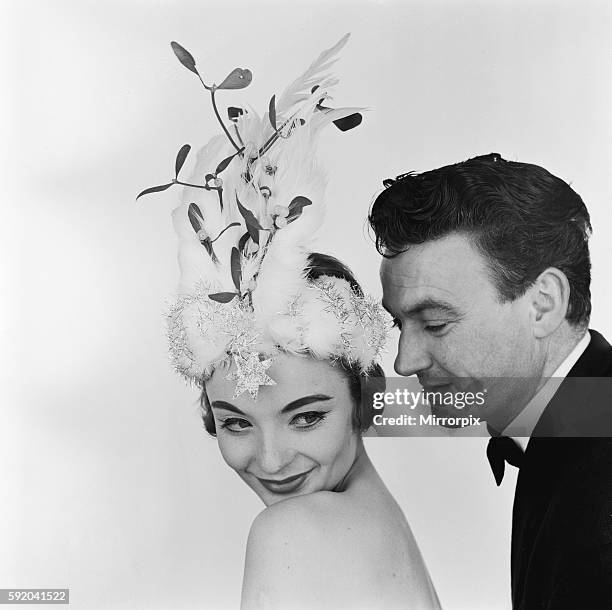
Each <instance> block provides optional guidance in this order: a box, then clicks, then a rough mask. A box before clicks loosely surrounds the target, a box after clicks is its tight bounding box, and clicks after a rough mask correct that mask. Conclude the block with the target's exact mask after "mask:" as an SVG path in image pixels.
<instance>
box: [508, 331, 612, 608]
mask: <svg viewBox="0 0 612 610" xmlns="http://www.w3.org/2000/svg"><path fill="white" fill-rule="evenodd" d="M589 332H590V333H591V341H590V343H589V345H588V346H587V349H586V350H585V352H584V353H583V354H582V356H581V357H580V359H579V360H578V361H577V363H576V364H575V366H574V367H573V368H572V369H571V371H570V373H569V375H568V376H567V378H566V379H565V380H564V381H563V383H562V384H561V387H560V388H559V390H558V391H557V393H556V394H555V396H554V397H553V399H552V400H551V402H550V403H549V405H548V406H547V407H546V409H545V411H544V413H543V414H542V417H541V418H540V420H539V421H538V424H537V426H536V428H535V430H534V433H533V435H532V438H531V440H530V441H529V444H528V446H527V450H526V451H525V455H524V458H523V464H522V465H521V469H520V471H519V475H518V479H517V485H516V493H515V497H514V509H513V515H512V555H511V564H512V605H513V608H514V609H515V610H539V609H547V610H553V609H555V610H556V609H560V608H563V609H568V610H570V609H571V610H591V609H593V610H610V609H612V438H601V437H596V436H595V435H597V434H601V430H604V429H605V430H606V431H607V430H610V429H612V428H611V420H612V394H611V393H610V391H609V389H608V388H609V387H610V383H609V382H608V381H607V380H601V379H600V380H599V384H598V382H597V381H596V380H594V379H591V380H585V379H578V378H585V377H590V378H593V377H600V378H601V377H612V347H610V345H609V344H608V342H607V341H606V340H605V339H604V338H603V337H602V336H601V335H600V334H599V333H597V332H596V331H593V330H591V331H589ZM585 382H586V383H587V384H591V385H592V386H593V388H592V391H585V385H584V384H585ZM568 422H569V423H568ZM568 426H569V428H568ZM568 430H570V432H568ZM573 430H575V431H577V433H576V434H575V435H574V434H573V433H572V432H571V431H573ZM560 435H561V436H563V435H565V436H566V437H565V438H553V437H555V436H557V437H558V436H560ZM578 435H580V438H568V437H567V436H578ZM606 435H607V436H612V433H608V432H606ZM547 436H548V438H547ZM588 436H591V437H590V438H588Z"/></svg>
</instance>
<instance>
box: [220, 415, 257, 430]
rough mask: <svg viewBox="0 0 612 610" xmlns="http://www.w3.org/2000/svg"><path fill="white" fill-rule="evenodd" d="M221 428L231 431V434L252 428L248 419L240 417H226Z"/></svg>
mask: <svg viewBox="0 0 612 610" xmlns="http://www.w3.org/2000/svg"><path fill="white" fill-rule="evenodd" d="M221 427H222V428H225V429H226V430H229V431H230V432H241V431H242V430H244V429H245V428H250V427H251V423H250V422H249V421H247V420H246V419H241V418H240V417H226V418H225V419H224V420H222V421H221Z"/></svg>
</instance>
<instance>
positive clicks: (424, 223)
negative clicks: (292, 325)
mask: <svg viewBox="0 0 612 610" xmlns="http://www.w3.org/2000/svg"><path fill="white" fill-rule="evenodd" d="M384 185H385V186H386V187H387V188H385V190H384V191H383V192H382V193H380V195H378V197H377V198H376V200H375V201H374V203H373V205H372V209H371V212H370V215H369V221H370V225H371V227H372V229H373V230H374V234H375V237H376V248H377V249H378V251H379V252H380V253H381V254H382V255H383V256H385V257H393V256H396V255H397V254H399V253H401V252H404V251H405V250H407V249H408V248H409V247H410V246H411V245H414V244H422V243H424V242H427V241H433V240H436V239H439V238H441V237H444V236H446V235H448V234H450V233H453V232H458V233H461V232H463V233H466V234H467V235H470V236H471V237H472V239H473V243H474V245H475V246H476V247H477V248H478V249H479V251H480V253H481V254H482V255H483V256H484V257H485V259H486V261H487V262H488V265H489V268H490V269H491V272H492V278H493V281H494V283H495V285H496V288H497V292H498V294H499V296H500V299H501V300H502V302H503V301H513V300H515V299H517V298H518V297H520V296H522V295H523V294H525V291H526V290H527V288H529V286H531V285H532V284H533V282H535V280H536V279H537V277H538V275H540V273H542V271H544V270H545V269H546V268H548V267H556V268H557V269H559V270H560V271H562V272H563V273H564V274H565V275H566V277H567V279H568V282H569V285H570V296H569V306H568V310H567V315H566V319H567V321H568V322H569V323H570V324H573V325H576V326H586V325H587V324H588V321H589V316H590V314H591V293H590V289H589V285H590V281H591V263H590V258H589V248H588V241H587V240H588V238H589V235H590V232H591V224H590V219H589V213H588V211H587V209H586V206H585V205H584V203H583V201H582V199H581V198H580V196H579V195H578V194H577V193H576V192H575V191H574V190H573V189H572V188H571V187H570V186H569V185H568V184H567V183H565V182H564V181H563V180H561V179H560V178H557V177H556V176H553V175H552V174H551V173H550V172H548V171H546V170H545V169H544V168H542V167H539V166H537V165H531V164H528V163H518V162H514V161H505V160H504V159H502V158H501V156H500V155H499V154H497V153H491V154H489V155H484V156H481V157H475V158H474V159H468V160H467V161H464V162H462V163H456V164H455V165H448V166H446V167H441V168H438V169H434V170H431V171H428V172H424V173H422V174H415V173H409V174H404V175H402V176H398V177H397V178H396V180H385V181H384Z"/></svg>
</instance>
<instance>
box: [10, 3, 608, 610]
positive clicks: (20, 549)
mask: <svg viewBox="0 0 612 610" xmlns="http://www.w3.org/2000/svg"><path fill="white" fill-rule="evenodd" d="M0 7H1V10H2V23H3V27H2V29H3V31H2V37H1V38H2V44H3V49H2V54H1V57H2V67H3V79H2V82H3V90H4V95H3V100H4V101H3V104H4V108H3V112H2V113H1V115H0V116H1V117H2V132H1V133H2V134H3V136H2V138H3V142H4V143H7V145H6V146H4V147H3V148H4V149H5V150H4V151H3V155H4V157H3V160H2V168H3V169H4V171H5V175H4V176H3V179H2V183H1V184H2V187H1V188H2V190H3V194H2V195H3V196H2V208H1V209H2V215H1V220H0V261H1V263H0V264H1V270H2V271H1V273H2V275H1V276H0V281H1V284H0V285H1V286H2V315H1V317H0V345H1V346H2V350H1V354H2V358H3V360H2V362H1V363H0V364H1V367H0V383H1V385H0V387H1V388H2V389H1V395H0V400H1V404H0V417H1V424H0V459H1V462H0V475H1V476H0V587H55V588H58V587H70V588H71V606H72V607H74V608H78V609H81V608H86V609H88V610H89V609H96V610H97V609H103V608H113V609H114V608H142V609H145V608H146V609H165V608H177V609H183V608H185V609H186V608H236V607H237V605H238V603H239V598H240V583H241V576H242V560H243V553H244V548H245V541H246V536H247V533H248V529H249V526H250V523H251V521H252V519H253V518H254V516H255V515H256V514H257V512H258V511H259V510H260V509H261V508H262V506H261V505H260V503H259V500H258V499H257V498H256V497H255V496H254V494H252V492H251V491H250V490H249V489H247V488H246V487H245V486H244V484H243V483H242V482H241V481H240V480H239V479H238V477H236V476H235V475H234V473H232V472H231V471H230V470H229V469H228V468H227V467H226V466H225V464H224V463H223V462H222V460H221V457H220V455H219V454H218V451H217V448H216V443H215V441H214V439H212V438H209V437H207V435H206V434H205V432H204V431H203V429H202V426H201V424H200V422H199V420H198V413H197V408H196V406H197V405H196V399H197V395H196V393H195V392H194V391H193V390H190V389H189V388H187V387H185V386H184V384H183V383H182V382H181V381H180V380H179V379H178V378H177V377H175V375H174V374H173V373H172V371H171V370H170V367H169V366H168V362H167V359H166V345H165V338H164V323H163V319H162V317H161V311H162V310H163V307H164V303H165V301H166V298H167V297H168V296H169V295H171V293H172V290H173V288H174V283H175V280H176V279H177V266H176V262H175V242H174V234H173V230H172V226H171V222H170V212H171V209H172V207H173V205H174V204H175V201H176V200H175V197H176V195H178V193H177V192H174V191H172V190H171V191H167V192H166V193H163V194H160V195H156V196H152V197H149V198H145V199H144V200H141V201H140V202H138V203H137V204H136V203H135V202H134V198H135V195H136V194H137V193H138V192H139V191H140V190H142V189H143V188H145V187H148V186H151V185H154V184H160V183H163V182H164V181H166V179H167V178H169V177H171V175H172V173H171V172H172V168H173V163H174V156H175V154H176V152H177V151H178V149H179V148H180V146H181V145H182V144H184V143H187V142H188V143H190V144H192V146H194V147H198V146H199V145H202V144H203V143H205V141H206V140H207V138H208V137H209V136H210V135H211V134H212V133H213V131H216V129H217V128H216V125H215V122H214V118H213V115H212V112H211V109H210V107H209V101H208V98H207V95H205V92H204V91H203V90H202V89H201V87H200V86H199V83H198V81H197V79H196V78H195V77H194V76H193V75H192V74H191V73H189V72H188V71H187V70H185V69H184V68H183V67H182V66H181V65H180V64H179V63H178V61H177V60H176V58H175V57H174V55H173V53H172V51H171V49H170V46H169V42H170V41H171V40H176V41H178V42H180V43H181V44H182V45H183V46H185V47H186V48H187V49H189V50H190V51H191V52H192V54H193V55H194V56H195V57H196V60H197V62H198V66H200V67H201V70H202V72H203V74H205V75H206V77H207V78H208V79H209V80H217V82H219V80H220V79H222V78H223V77H224V76H225V75H226V74H227V73H228V72H229V71H230V70H231V69H232V68H234V67H246V68H250V69H251V70H252V71H253V74H254V80H253V83H252V85H251V86H250V87H249V88H248V89H246V90H244V91H237V92H225V93H223V94H222V95H221V94H220V104H221V106H222V107H223V108H224V107H225V106H228V105H239V104H243V103H246V102H247V101H248V103H250V104H252V105H253V106H254V107H255V108H257V109H260V110H261V111H262V112H263V111H264V110H265V109H266V108H267V103H268V100H269V98H270V97H271V95H272V94H273V93H276V94H279V93H280V92H281V90H282V88H283V87H284V86H285V85H286V84H288V83H289V82H291V81H292V80H293V79H294V78H295V77H296V76H297V75H298V74H299V73H300V72H301V71H302V70H303V69H304V68H305V67H306V66H307V65H308V64H309V63H310V61H311V60H312V59H313V58H314V57H315V56H316V55H317V54H318V53H319V52H320V51H321V50H322V49H324V48H327V47H329V46H331V45H332V44H333V43H334V42H335V41H336V40H338V39H339V38H340V37H341V36H342V35H343V34H344V33H345V32H351V33H352V38H351V40H350V42H349V44H348V46H347V47H346V48H345V50H344V52H343V56H342V59H341V60H340V62H339V63H338V64H337V72H338V74H339V75H340V77H341V80H342V83H341V85H340V87H339V88H338V93H337V96H336V99H335V103H336V104H337V105H360V106H367V107H368V108H370V109H371V110H370V112H368V113H367V114H366V116H365V118H364V122H363V124H362V126H361V127H360V128H358V129H356V130H354V131H351V132H348V133H346V134H341V133H340V132H338V131H336V130H334V131H331V130H330V131H329V132H328V133H327V134H325V136H324V138H323V142H322V145H321V150H322V154H323V156H324V158H325V159H326V163H327V165H328V167H329V169H330V182H329V188H328V201H329V213H328V222H327V225H326V228H325V230H324V231H323V233H322V235H321V237H320V240H319V245H320V247H319V249H320V250H321V251H326V252H330V253H332V254H335V255H337V256H339V257H340V258H341V259H342V260H344V261H346V262H347V263H349V265H350V266H351V267H352V268H353V269H354V270H355V271H356V272H357V275H358V277H359V278H360V279H361V281H362V283H363V284H364V286H365V287H366V289H368V290H369V291H371V292H373V293H375V294H377V295H380V289H379V286H378V279H377V269H378V263H379V260H378V256H377V254H376V252H375V250H374V248H373V245H372V243H371V241H370V239H369V238H368V237H367V235H366V232H365V222H364V221H365V217H366V214H367V210H368V207H369V205H370V203H371V201H372V199H373V197H374V196H375V194H376V193H377V192H378V191H379V190H380V188H381V180H382V179H383V178H386V177H393V176H395V175H396V174H398V173H403V172H406V171H408V170H417V171H420V170H426V169H430V168H433V167H438V166H440V165H444V164H448V163H452V162H455V161H459V160H463V159H465V158H468V157H471V156H475V155H478V154H485V153H489V152H499V153H501V154H502V155H503V156H504V157H505V158H507V159H510V160H515V159H516V160H521V161H527V162H533V163H537V164H540V165H543V166H544V167H546V168H547V169H549V170H550V171H552V172H553V173H555V174H556V175H558V176H560V177H562V178H564V179H565V180H567V181H569V182H571V184H572V185H573V187H574V188H575V189H576V190H577V191H578V192H579V193H580V194H581V195H582V197H583V199H584V200H585V202H586V204H587V206H588V208H589V210H590V211H591V215H592V223H593V226H594V235H593V238H592V259H593V318H592V326H593V327H594V328H597V329H599V330H600V331H601V332H603V333H604V334H607V336H608V339H610V337H611V336H612V321H611V319H610V317H609V316H610V314H609V312H610V311H612V290H611V289H610V283H609V263H610V261H612V246H611V240H610V237H609V236H610V231H611V230H612V213H611V212H610V205H611V204H610V202H611V198H612V197H611V196H612V177H611V176H612V174H611V172H610V166H611V161H612V137H611V136H612V84H611V76H612V72H611V67H612V65H611V64H612V61H611V60H612V36H611V34H612V8H611V7H610V6H609V5H608V4H607V3H606V2H592V1H578V0H576V1H574V2H561V1H559V0H556V1H555V2H552V1H551V2H543V1H536V2H533V1H531V2H528V1H526V0H525V1H521V2H508V1H481V2H477V1H468V0H462V1H457V2H426V1H425V0H422V1H410V2H408V1H400V0H396V1H394V2H391V1H389V2H384V1H378V2H374V1H365V0H353V1H351V2H332V1H327V2H308V3H306V2H295V3H289V2H286V3H282V2H281V1H280V0H276V1H274V2H271V1H270V2H261V1H259V2H258V1H252V2H246V1H245V2H241V3H237V2H223V3H221V2H212V1H206V0H203V1H200V2H180V1H177V2H170V1H155V2H153V1H151V2H145V1H136V0H131V1H124V2H119V1H117V2H100V1H98V2H95V3H94V2H89V1H87V2H84V1H82V0H73V1H68V0H57V1H55V2H46V1H44V0H36V1H28V0H24V1H21V2H18V1H14V2H8V1H4V2H1V3H0ZM394 341H395V338H394ZM394 349H395V345H394V344H393V343H392V344H391V345H390V347H389V354H388V356H387V358H386V363H385V364H386V370H387V371H388V372H389V373H391V372H392V360H393V357H392V356H393V351H394ZM485 443H486V439H482V438H474V439H455V440H452V439H446V438H440V439H414V438H399V439H389V438H379V439H369V440H368V448H369V450H370V453H371V455H372V458H373V460H374V461H375V464H376V465H377V466H378V468H379V471H380V472H381V474H382V476H383V478H384V479H385V480H386V482H387V483H388V485H389V487H390V488H391V490H392V491H393V492H394V493H395V495H396V497H397V499H398V501H399V502H400V504H401V506H402V507H403V508H404V510H405V512H406V515H407V517H408V519H409V521H410V523H411V525H412V528H413V530H414V532H415V535H416V537H417V539H418V541H419V543H420V546H421V549H422V552H423V555H424V557H425V560H426V562H427V564H428V566H429V569H430V572H431V575H432V578H433V580H434V582H435V584H436V586H437V589H438V592H439V595H440V599H441V602H442V604H443V606H444V607H445V608H454V609H463V608H466V609H470V610H473V609H477V608H482V609H487V610H490V609H497V608H508V607H509V552H510V551H509V549H510V541H509V539H510V518H511V502H512V495H513V483H514V477H515V474H514V473H512V474H511V476H508V477H507V478H506V480H504V483H503V485H502V487H501V488H499V489H498V488H496V486H495V484H494V482H493V477H492V475H491V473H490V471H489V469H488V464H487V462H486V457H485ZM304 578H308V575H307V574H305V575H304Z"/></svg>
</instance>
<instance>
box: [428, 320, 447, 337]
mask: <svg viewBox="0 0 612 610" xmlns="http://www.w3.org/2000/svg"><path fill="white" fill-rule="evenodd" d="M447 326H448V322H442V323H441V324H426V325H425V330H426V331H427V332H430V333H434V334H436V333H440V332H442V331H443V330H445V329H446V327H447Z"/></svg>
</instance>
